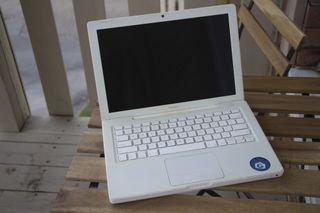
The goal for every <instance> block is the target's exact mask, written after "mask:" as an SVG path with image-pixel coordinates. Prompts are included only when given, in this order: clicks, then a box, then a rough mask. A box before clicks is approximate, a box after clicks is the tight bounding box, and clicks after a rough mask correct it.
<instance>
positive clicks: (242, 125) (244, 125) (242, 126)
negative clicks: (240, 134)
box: [232, 124, 248, 130]
mask: <svg viewBox="0 0 320 213" xmlns="http://www.w3.org/2000/svg"><path fill="white" fill-rule="evenodd" d="M247 128H248V127H247V124H236V125H233V126H232V129H233V130H239V129H247Z"/></svg>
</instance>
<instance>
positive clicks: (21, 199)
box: [0, 117, 90, 213]
mask: <svg viewBox="0 0 320 213" xmlns="http://www.w3.org/2000/svg"><path fill="white" fill-rule="evenodd" d="M87 124H88V118H67V117H65V118H64V117H31V118H30V119H29V120H28V121H27V123H26V124H25V126H24V128H23V131H22V132H21V133H5V132H0V212H6V213H9V212H10V213H13V212H25V213H28V212H32V213H37V212H41V213H43V212H50V208H51V203H52V201H53V200H54V199H55V197H56V194H57V192H58V191H59V189H60V188H61V187H62V186H81V187H82V186H83V187H88V184H87V183H79V182H70V181H67V182H66V181H65V180H64V176H65V174H66V171H67V169H68V166H69V164H70V162H71V160H72V157H73V156H74V154H75V152H76V145H77V144H78V142H79V139H80V135H81V134H82V132H83V131H90V130H88V129H87Z"/></svg>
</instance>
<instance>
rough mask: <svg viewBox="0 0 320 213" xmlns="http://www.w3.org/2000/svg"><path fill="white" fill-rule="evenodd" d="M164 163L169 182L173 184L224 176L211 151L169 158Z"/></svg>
mask: <svg viewBox="0 0 320 213" xmlns="http://www.w3.org/2000/svg"><path fill="white" fill-rule="evenodd" d="M165 165H166V168H167V173H168V177H169V180H170V184H171V185H174V186H176V185H182V184H188V183H195V182H200V181H209V180H214V179H219V178H223V177H224V174H223V172H222V170H221V168H220V165H219V163H218V161H217V158H216V157H215V155H214V154H213V153H205V154H197V155H190V156H183V157H177V158H169V159H166V160H165Z"/></svg>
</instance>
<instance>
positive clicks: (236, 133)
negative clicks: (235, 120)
mask: <svg viewBox="0 0 320 213" xmlns="http://www.w3.org/2000/svg"><path fill="white" fill-rule="evenodd" d="M230 133H231V136H232V137H236V136H240V135H249V134H250V130H249V129H241V130H235V131H232V132H230Z"/></svg>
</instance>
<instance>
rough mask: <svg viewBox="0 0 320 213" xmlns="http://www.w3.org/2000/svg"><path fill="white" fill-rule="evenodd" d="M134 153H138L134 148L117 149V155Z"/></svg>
mask: <svg viewBox="0 0 320 213" xmlns="http://www.w3.org/2000/svg"><path fill="white" fill-rule="evenodd" d="M136 151H138V149H137V147H136V146H128V147H123V148H118V153H119V154H123V153H129V152H136Z"/></svg>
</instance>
